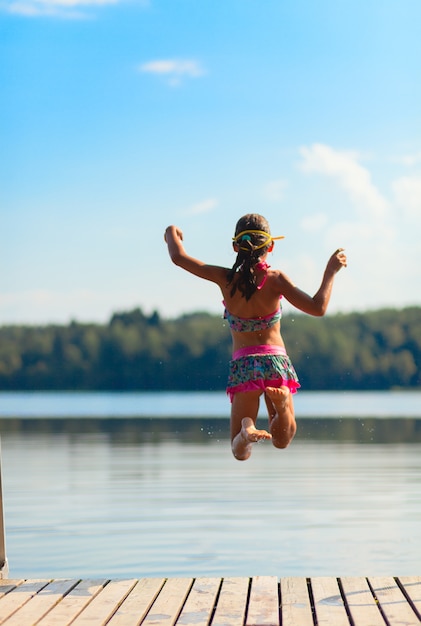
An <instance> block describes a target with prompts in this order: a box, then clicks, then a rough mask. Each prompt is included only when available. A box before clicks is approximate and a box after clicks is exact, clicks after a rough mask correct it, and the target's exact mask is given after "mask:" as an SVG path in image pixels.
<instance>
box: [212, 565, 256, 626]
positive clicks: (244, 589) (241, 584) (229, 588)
mask: <svg viewBox="0 0 421 626" xmlns="http://www.w3.org/2000/svg"><path fill="white" fill-rule="evenodd" d="M249 587H250V580H249V579H248V578H236V577H231V578H224V579H223V581H222V586H221V590H220V593H219V598H218V604H217V606H216V609H215V614H214V616H213V620H212V626H238V624H244V618H245V615H246V610H247V596H248V590H249Z"/></svg>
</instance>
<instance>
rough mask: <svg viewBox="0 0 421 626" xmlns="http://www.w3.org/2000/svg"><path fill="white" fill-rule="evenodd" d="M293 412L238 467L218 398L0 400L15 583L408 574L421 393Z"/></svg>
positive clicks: (416, 512) (415, 534)
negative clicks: (278, 443) (278, 432)
mask: <svg viewBox="0 0 421 626" xmlns="http://www.w3.org/2000/svg"><path fill="white" fill-rule="evenodd" d="M335 406H336V413H335ZM296 408H297V418H298V422H299V432H298V435H297V437H296V439H295V440H294V442H293V443H292V444H291V446H290V447H289V448H288V449H287V450H276V449H274V448H273V447H272V446H271V444H270V443H268V442H264V443H261V444H258V445H255V446H254V450H253V455H252V457H251V459H250V460H248V461H247V462H244V463H240V462H238V461H235V460H234V459H233V458H232V456H231V452H230V445H229V438H228V419H227V418H226V419H221V418H222V417H224V416H225V417H226V416H227V413H228V410H229V403H228V401H227V400H226V398H225V395H224V393H222V394H0V432H1V439H2V466H3V496H4V508H5V524H6V547H7V556H8V560H9V568H10V576H11V577H14V578H19V577H83V578H87V577H110V578H121V577H141V576H194V577H196V576H213V575H215V576H234V575H239V576H249V575H276V576H294V575H299V576H319V575H329V576H339V575H341V576H344V575H398V574H399V575H406V574H407V575H419V574H420V556H421V489H420V487H421V394H420V393H419V392H413V393H412V392H411V393H399V392H393V393H384V394H371V393H365V394H349V393H348V394H343V393H335V394H321V393H320V394H313V393H310V392H307V393H306V392H301V393H299V394H298V395H297V398H296Z"/></svg>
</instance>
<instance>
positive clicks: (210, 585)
mask: <svg viewBox="0 0 421 626" xmlns="http://www.w3.org/2000/svg"><path fill="white" fill-rule="evenodd" d="M220 586H221V583H220V581H219V580H218V579H216V578H197V579H196V580H195V581H194V583H193V587H192V588H191V591H190V593H189V596H188V598H187V600H186V603H185V605H184V606H183V609H182V611H181V613H180V616H179V618H178V619H177V626H208V624H210V621H211V618H212V614H213V609H214V606H215V603H216V597H217V594H218V591H219V588H220Z"/></svg>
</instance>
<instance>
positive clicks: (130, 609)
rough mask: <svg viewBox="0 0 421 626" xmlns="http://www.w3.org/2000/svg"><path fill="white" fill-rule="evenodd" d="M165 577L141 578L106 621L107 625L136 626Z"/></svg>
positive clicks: (153, 600)
mask: <svg viewBox="0 0 421 626" xmlns="http://www.w3.org/2000/svg"><path fill="white" fill-rule="evenodd" d="M164 583H165V578H142V579H140V580H139V581H138V583H137V585H136V586H135V587H133V589H132V590H131V592H130V594H129V595H128V596H127V598H126V599H125V600H124V602H123V603H122V604H121V606H120V607H119V609H118V610H117V612H116V613H114V615H113V616H112V618H111V620H110V621H109V622H108V625H109V626H137V625H138V624H140V622H141V621H142V620H143V619H144V618H145V616H146V614H147V613H148V611H149V609H150V608H151V606H152V604H153V603H154V602H155V599H156V597H157V596H158V594H159V592H160V591H161V589H162V586H163V585H164Z"/></svg>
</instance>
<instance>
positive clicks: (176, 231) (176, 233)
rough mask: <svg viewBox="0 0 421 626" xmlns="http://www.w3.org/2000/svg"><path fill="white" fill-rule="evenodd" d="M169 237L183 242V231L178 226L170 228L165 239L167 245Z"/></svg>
mask: <svg viewBox="0 0 421 626" xmlns="http://www.w3.org/2000/svg"><path fill="white" fill-rule="evenodd" d="M168 235H171V236H172V238H173V239H179V240H180V241H183V231H182V230H181V228H178V226H168V228H167V229H166V231H165V234H164V239H165V242H166V243H168V239H167V236H168Z"/></svg>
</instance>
